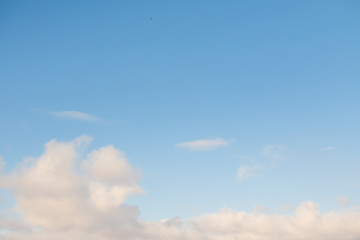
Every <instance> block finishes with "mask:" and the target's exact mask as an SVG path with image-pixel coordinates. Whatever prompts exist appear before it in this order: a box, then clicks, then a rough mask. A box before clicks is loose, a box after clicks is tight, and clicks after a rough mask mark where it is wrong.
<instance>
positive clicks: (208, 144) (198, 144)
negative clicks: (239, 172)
mask: <svg viewBox="0 0 360 240" xmlns="http://www.w3.org/2000/svg"><path fill="white" fill-rule="evenodd" d="M228 144H229V143H228V142H227V141H225V140H224V139H222V138H216V139H201V140H195V141H190V142H184V143H179V144H176V147H180V148H187V149H189V150H190V151H210V150H214V149H216V148H219V147H224V146H226V145H228Z"/></svg>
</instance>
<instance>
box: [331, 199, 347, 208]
mask: <svg viewBox="0 0 360 240" xmlns="http://www.w3.org/2000/svg"><path fill="white" fill-rule="evenodd" d="M334 202H335V203H336V204H338V205H340V206H342V207H347V206H349V205H350V199H348V198H347V197H338V198H335V199H334Z"/></svg>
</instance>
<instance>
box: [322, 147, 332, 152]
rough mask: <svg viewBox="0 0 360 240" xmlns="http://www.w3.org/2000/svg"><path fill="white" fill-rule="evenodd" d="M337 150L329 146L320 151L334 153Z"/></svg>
mask: <svg viewBox="0 0 360 240" xmlns="http://www.w3.org/2000/svg"><path fill="white" fill-rule="evenodd" d="M335 149H336V148H335V147H332V146H329V147H324V148H320V151H322V152H326V151H332V150H335Z"/></svg>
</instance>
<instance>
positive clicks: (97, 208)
mask: <svg viewBox="0 0 360 240" xmlns="http://www.w3.org/2000/svg"><path fill="white" fill-rule="evenodd" d="M90 141H91V138H90V137H88V136H82V137H79V138H77V139H75V140H74V141H71V142H59V141H56V140H52V141H50V142H48V143H47V144H46V145H45V151H44V153H43V154H42V155H41V156H40V157H39V158H34V159H25V160H24V161H23V162H22V163H21V164H19V166H18V167H17V168H16V169H14V170H12V171H11V172H9V173H4V172H3V173H2V175H1V178H0V187H1V188H2V189H8V190H10V191H11V192H12V193H13V195H14V197H15V199H16V205H15V209H7V210H5V211H3V212H2V213H1V214H0V239H1V240H35V239H36V240H48V239H52V240H63V239H68V240H115V239H117V240H118V239H126V240H141V239H144V240H145V239H146V240H180V239H181V240H183V239H188V240H220V239H221V240H242V239H244V240H265V239H266V240H303V239H311V240H312V239H314V240H315V239H316V240H325V239H326V240H356V239H359V238H360V228H359V226H360V212H358V211H355V210H353V211H343V212H337V213H335V212H330V213H320V212H319V206H318V205H316V204H315V203H313V202H311V201H308V202H303V203H301V204H300V205H299V206H298V207H297V209H296V210H295V212H294V214H293V215H285V214H266V213H261V212H260V213H259V212H254V213H246V212H238V211H235V210H232V209H222V210H221V211H219V212H217V213H212V214H204V215H201V216H199V217H196V218H193V219H190V220H188V221H183V220H181V219H180V218H173V219H166V220H160V221H153V222H145V221H142V220H141V219H140V218H139V209H138V208H137V207H135V206H129V205H127V204H124V201H125V200H126V199H127V197H128V196H130V195H133V194H143V193H144V191H143V190H142V188H141V187H140V186H139V184H138V181H139V178H140V173H139V172H138V171H137V170H136V169H134V167H133V166H131V165H130V163H129V162H128V161H127V159H126V156H125V154H124V153H123V152H121V151H119V150H117V149H116V148H114V147H113V146H105V147H102V148H99V149H96V150H93V151H91V152H90V153H89V154H87V155H86V157H85V158H83V157H82V152H83V150H84V148H85V147H86V146H87V145H88V144H89V142H90ZM0 161H1V159H0ZM0 166H3V164H1V162H0Z"/></svg>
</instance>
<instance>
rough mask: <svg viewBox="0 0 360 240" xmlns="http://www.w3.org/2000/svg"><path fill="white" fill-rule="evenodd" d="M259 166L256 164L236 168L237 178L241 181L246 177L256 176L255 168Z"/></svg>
mask: <svg viewBox="0 0 360 240" xmlns="http://www.w3.org/2000/svg"><path fill="white" fill-rule="evenodd" d="M258 168H259V167H257V166H240V167H239V168H238V170H237V175H236V177H237V179H238V180H239V181H240V182H242V181H244V180H245V179H247V178H253V177H256V176H257V174H256V173H255V171H256V169H258Z"/></svg>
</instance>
